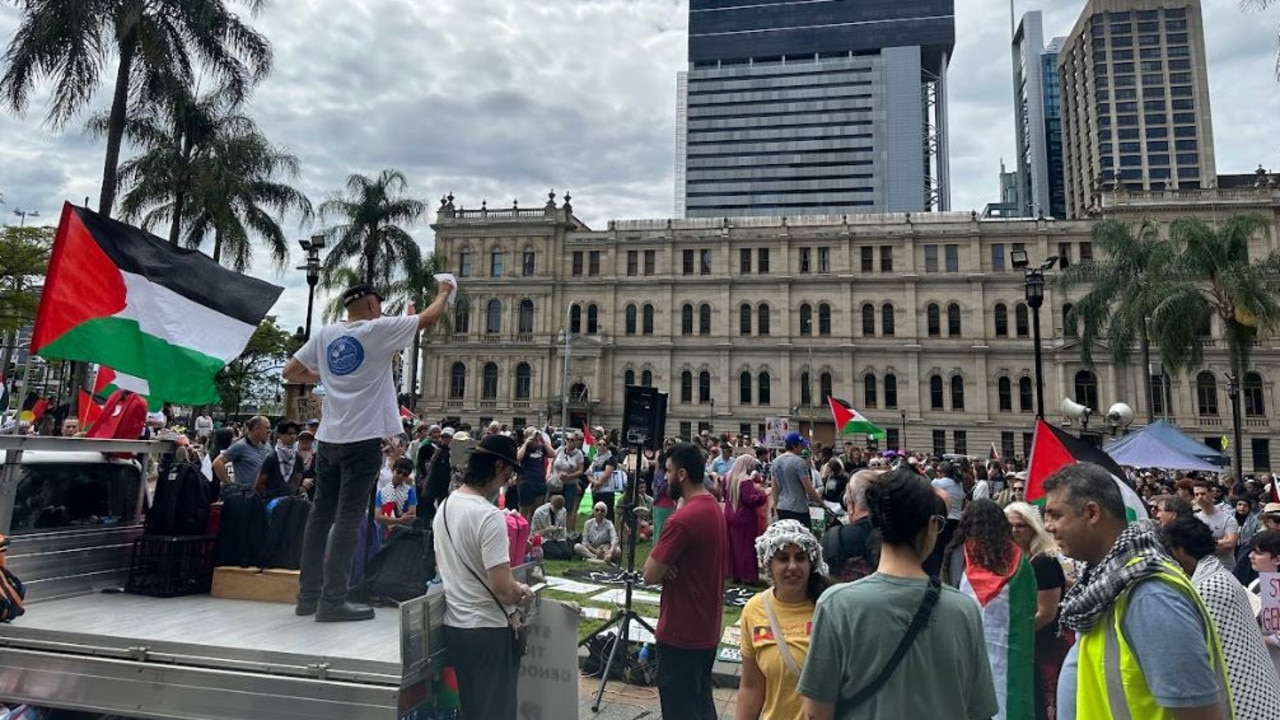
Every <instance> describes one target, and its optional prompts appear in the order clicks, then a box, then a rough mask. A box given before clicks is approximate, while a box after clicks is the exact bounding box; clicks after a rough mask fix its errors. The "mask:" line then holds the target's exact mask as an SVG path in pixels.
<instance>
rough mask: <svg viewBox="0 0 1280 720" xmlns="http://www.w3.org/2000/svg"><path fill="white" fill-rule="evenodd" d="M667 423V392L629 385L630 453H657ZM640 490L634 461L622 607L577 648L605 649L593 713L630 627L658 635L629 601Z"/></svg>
mask: <svg viewBox="0 0 1280 720" xmlns="http://www.w3.org/2000/svg"><path fill="white" fill-rule="evenodd" d="M666 424H667V394H666V393H663V392H658V390H657V389H656V388H652V387H645V386H641V385H628V386H627V387H626V391H625V396H624V400H623V415H622V438H621V440H622V442H623V443H625V444H626V445H628V446H630V447H631V451H632V452H634V453H636V454H637V456H638V455H640V454H642V453H643V452H644V450H645V449H650V450H657V449H658V448H659V447H660V446H661V445H662V435H663V429H664V428H665V427H666ZM639 487H640V463H639V462H636V463H635V464H634V467H633V468H632V469H631V471H630V472H629V473H628V474H627V487H626V491H625V492H624V493H623V501H622V507H621V510H622V519H623V527H624V528H626V529H627V538H626V547H627V569H626V570H624V571H623V573H622V580H623V583H624V584H625V586H626V594H625V596H624V600H623V605H622V607H621V608H619V609H618V611H617V612H616V613H614V615H613V617H612V618H610V619H609V621H608V622H606V623H605V624H604V625H602V626H600V627H599V628H597V629H596V630H594V631H593V632H592V633H591V634H590V635H588V636H587V637H585V638H583V640H582V642H580V643H578V644H579V645H580V646H585V647H607V648H608V651H607V652H608V659H607V660H605V663H604V669H603V670H602V671H601V674H600V687H599V688H598V689H597V690H596V697H595V700H594V701H593V702H592V704H591V711H592V712H600V698H602V697H603V696H604V688H605V686H606V685H607V684H608V683H609V674H610V672H611V671H612V669H613V666H614V663H615V662H616V661H617V660H618V653H619V650H620V649H621V651H622V652H623V653H624V658H625V657H626V655H629V654H630V633H631V624H632V623H638V624H639V625H640V627H643V628H644V629H646V630H648V631H649V633H650V634H651V635H656V634H657V631H656V630H655V629H654V628H653V627H652V626H650V625H649V623H648V622H646V621H645V620H644V618H642V617H640V615H639V614H638V613H636V611H635V609H634V608H633V607H632V599H631V596H632V593H633V592H634V591H635V585H636V583H637V582H639V581H640V579H641V576H640V573H638V572H636V543H637V542H638V540H639V532H640V523H639V522H638V521H637V519H636V505H637V503H638V494H639ZM611 630H612V631H613V632H616V633H617V637H616V639H614V640H612V642H608V639H607V638H605V636H606V635H610V634H611V632H610V631H611ZM601 639H604V640H605V641H606V642H605V643H604V644H603V645H602V644H601V642H600V641H601Z"/></svg>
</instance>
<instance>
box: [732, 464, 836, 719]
mask: <svg viewBox="0 0 1280 720" xmlns="http://www.w3.org/2000/svg"><path fill="white" fill-rule="evenodd" d="M730 474H732V472H731V473H730ZM755 548H756V558H757V561H758V562H759V567H760V569H762V570H764V572H765V575H767V576H768V578H769V585H770V586H771V587H770V588H769V589H767V590H765V591H763V592H761V593H759V594H757V595H756V596H754V597H752V598H751V599H750V600H748V601H747V606H746V607H745V608H743V609H742V625H741V629H740V630H741V632H740V634H741V640H740V644H741V648H742V677H741V680H740V681H739V684H738V704H737V709H736V710H735V714H734V719H735V720H755V719H756V718H760V719H761V720H800V718H803V717H804V707H803V701H804V699H803V698H802V697H801V696H800V694H799V693H797V692H796V683H797V682H798V681H799V679H800V671H801V670H802V669H803V668H804V663H805V657H806V656H807V655H808V652H809V634H810V631H811V629H812V627H813V610H814V604H815V603H816V602H817V601H818V596H819V595H821V594H822V591H823V590H826V589H827V586H828V585H829V582H828V581H827V564H826V563H825V562H823V560H822V547H821V546H820V545H819V544H818V539H817V538H815V537H814V536H813V533H812V532H810V531H809V528H807V527H805V526H804V525H801V524H800V523H799V522H797V521H795V520H779V521H777V522H775V523H773V524H772V525H770V526H769V528H768V529H767V530H765V531H764V534H763V535H761V536H760V537H759V538H756V541H755Z"/></svg>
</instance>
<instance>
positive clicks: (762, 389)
mask: <svg viewBox="0 0 1280 720" xmlns="http://www.w3.org/2000/svg"><path fill="white" fill-rule="evenodd" d="M756 384H757V385H758V386H759V387H758V390H759V392H758V394H757V395H756V401H757V402H758V403H759V404H761V405H768V404H770V403H772V402H773V401H772V399H771V398H770V395H769V373H767V372H762V373H760V375H759V376H758V377H757V381H756Z"/></svg>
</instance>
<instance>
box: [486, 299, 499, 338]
mask: <svg viewBox="0 0 1280 720" xmlns="http://www.w3.org/2000/svg"><path fill="white" fill-rule="evenodd" d="M484 331H485V332H487V333H489V334H490V335H496V334H498V333H500V332H502V303H501V302H499V301H498V300H497V299H496V298H495V299H493V300H490V301H489V310H488V312H486V313H485V318H484Z"/></svg>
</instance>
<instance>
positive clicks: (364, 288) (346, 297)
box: [342, 283, 382, 307]
mask: <svg viewBox="0 0 1280 720" xmlns="http://www.w3.org/2000/svg"><path fill="white" fill-rule="evenodd" d="M370 295H373V296H374V297H376V298H378V302H382V293H380V292H378V291H377V290H376V289H375V288H374V287H373V286H372V285H369V284H368V283H360V284H359V285H352V286H351V287H349V288H347V291H346V292H344V293H342V307H348V306H350V305H351V303H353V302H355V301H357V300H359V299H361V298H365V297H368V296H370Z"/></svg>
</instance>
